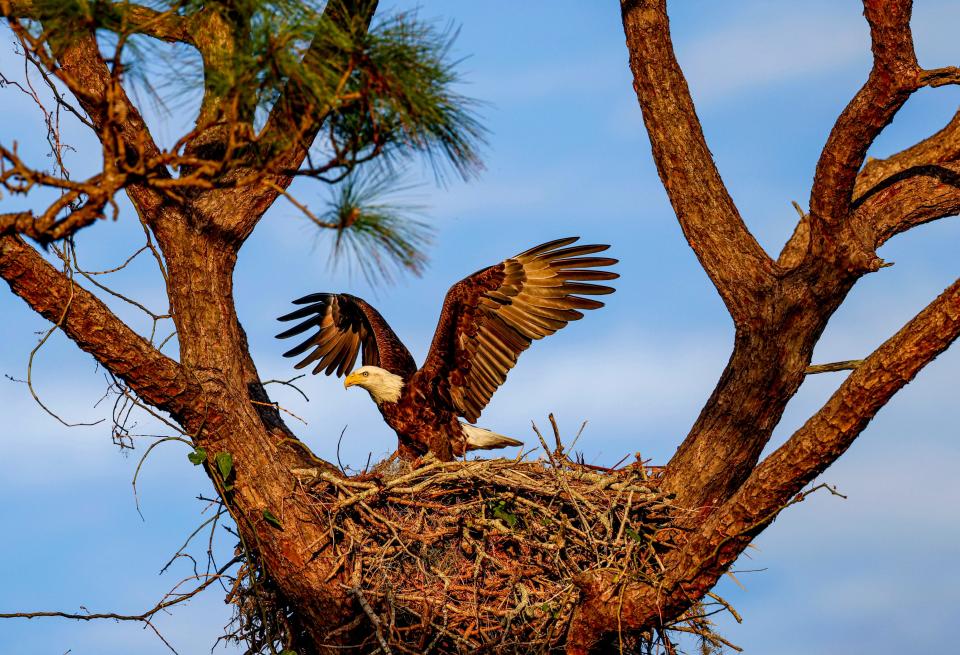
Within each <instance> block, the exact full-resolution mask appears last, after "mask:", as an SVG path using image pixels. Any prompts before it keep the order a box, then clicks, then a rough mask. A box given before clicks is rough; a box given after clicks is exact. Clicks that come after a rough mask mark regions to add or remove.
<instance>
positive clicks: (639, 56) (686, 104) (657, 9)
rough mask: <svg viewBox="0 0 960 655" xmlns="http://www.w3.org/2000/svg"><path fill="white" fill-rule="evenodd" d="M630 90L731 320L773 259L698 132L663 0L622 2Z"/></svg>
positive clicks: (765, 282)
mask: <svg viewBox="0 0 960 655" xmlns="http://www.w3.org/2000/svg"><path fill="white" fill-rule="evenodd" d="M620 6H621V12H622V17H623V28H624V32H625V34H626V37H627V48H628V49H629V51H630V68H631V70H632V71H633V78H634V84H633V87H634V90H635V91H636V92H637V98H638V100H639V102H640V107H641V109H642V110H643V119H644V122H645V124H646V127H647V133H648V134H649V135H650V143H651V146H652V147H653V157H654V160H655V161H656V164H657V170H658V171H659V173H660V178H661V180H663V185H664V187H665V188H666V190H667V194H668V195H669V197H670V202H671V204H672V205H673V208H674V211H675V212H676V214H677V218H678V220H679V221H680V225H681V227H682V228H683V232H684V235H685V236H686V238H687V241H688V242H689V244H690V246H691V247H692V248H693V250H694V252H695V253H696V254H697V257H698V258H699V259H700V263H701V264H702V265H703V267H704V269H705V270H706V272H707V275H709V276H710V279H711V281H712V282H713V284H714V285H715V286H716V287H717V290H718V291H719V292H720V296H721V297H722V298H723V300H724V302H725V303H726V305H727V308H728V309H729V310H730V313H731V315H732V317H733V320H734V322H735V323H737V324H738V325H741V324H744V323H745V322H747V321H748V319H749V318H750V317H751V316H752V315H754V314H755V313H756V311H757V309H758V306H759V303H758V302H757V301H758V298H759V296H761V295H762V294H763V291H764V289H768V288H769V287H770V285H771V284H772V281H773V262H772V261H771V260H770V258H769V257H768V256H767V254H766V253H765V252H764V251H763V249H762V248H761V247H760V245H759V244H758V243H757V241H756V239H754V237H753V235H751V234H750V232H749V231H748V230H747V227H746V225H744V223H743V220H742V219H741V218H740V214H739V212H738V211H737V208H736V206H735V205H734V203H733V200H732V199H731V198H730V194H729V193H728V192H727V189H726V187H725V186H724V184H723V180H722V179H721V178H720V173H719V171H718V170H717V167H716V165H715V163H714V161H713V157H712V156H711V154H710V150H709V149H708V147H707V144H706V141H705V140H704V137H703V130H702V129H701V127H700V122H699V120H698V119H697V114H696V110H695V109H694V106H693V100H692V99H691V97H690V91H689V89H688V88H687V82H686V79H685V78H684V75H683V72H682V71H681V70H680V66H679V64H678V63H677V60H676V57H675V55H674V53H673V44H672V42H671V39H670V29H669V23H668V19H667V12H666V2H665V0H622V1H621V5H620Z"/></svg>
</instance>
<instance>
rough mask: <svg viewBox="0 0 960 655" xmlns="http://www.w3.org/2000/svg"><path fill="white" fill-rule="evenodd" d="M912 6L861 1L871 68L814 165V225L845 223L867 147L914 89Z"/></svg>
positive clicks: (901, 1)
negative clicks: (868, 40)
mask: <svg viewBox="0 0 960 655" xmlns="http://www.w3.org/2000/svg"><path fill="white" fill-rule="evenodd" d="M912 6H913V1H912V0H864V3H863V7H864V16H865V17H866V19H867V23H868V24H869V25H870V39H871V42H872V49H873V68H872V70H871V71H870V77H869V78H868V79H867V82H866V84H864V85H863V87H862V88H861V89H860V90H859V91H858V92H857V94H856V95H855V96H854V97H853V99H852V100H851V101H850V103H849V104H848V105H847V107H846V108H845V109H844V110H843V112H842V113H841V114H840V116H839V117H838V118H837V121H836V123H835V124H834V126H833V130H832V131H831V132H830V136H829V137H828V139H827V143H826V145H825V146H824V148H823V152H822V153H821V155H820V160H819V161H818V162H817V168H816V172H815V173H814V178H813V188H812V190H811V192H810V214H811V217H812V218H813V220H814V222H815V223H816V222H817V221H822V222H824V223H826V224H837V223H840V222H843V221H844V220H845V219H846V218H847V216H848V215H849V211H850V203H851V201H852V199H853V189H854V185H855V184H856V181H857V174H858V173H859V172H860V166H861V165H862V164H863V160H864V159H865V157H866V155H867V148H869V147H870V144H872V143H873V141H874V139H875V138H876V137H877V135H878V134H880V132H881V131H882V130H883V128H884V127H886V126H887V124H888V123H890V121H891V120H893V117H894V116H895V115H896V113H897V111H899V110H900V108H901V107H902V106H903V104H904V103H905V102H906V101H907V98H909V97H910V94H912V93H913V92H914V91H916V90H917V89H918V88H920V85H921V82H920V66H919V64H917V56H916V53H915V52H914V48H913V34H912V33H911V31H910V14H911V10H912ZM815 229H816V228H815Z"/></svg>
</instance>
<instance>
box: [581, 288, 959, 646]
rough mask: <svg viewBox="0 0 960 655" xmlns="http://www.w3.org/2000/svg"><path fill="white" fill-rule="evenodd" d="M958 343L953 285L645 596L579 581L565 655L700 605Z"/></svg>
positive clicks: (769, 463) (675, 557)
mask: <svg viewBox="0 0 960 655" xmlns="http://www.w3.org/2000/svg"><path fill="white" fill-rule="evenodd" d="M958 337H960V280H957V281H956V282H954V283H953V284H952V285H951V286H950V287H948V288H947V289H946V290H945V291H944V292H943V293H942V294H941V295H940V296H939V297H938V298H937V299H935V300H934V301H933V302H932V303H930V304H929V305H928V306H927V307H926V308H925V309H924V310H923V311H921V312H920V313H919V314H918V315H917V316H916V317H914V318H913V319H912V320H911V321H909V322H908V323H907V324H906V325H904V327H903V328H902V329H901V330H900V331H898V332H897V333H896V334H895V335H894V336H893V337H891V338H890V339H888V340H887V341H886V342H885V343H884V344H883V345H881V346H880V347H879V348H877V350H875V351H874V352H873V353H872V354H871V355H870V356H869V357H867V358H866V359H865V360H863V361H862V363H860V364H859V365H858V366H857V367H856V368H855V369H854V371H853V372H852V373H851V374H850V375H849V377H848V378H847V379H846V380H845V381H844V383H843V384H842V385H841V386H840V388H839V389H838V390H837V391H836V392H835V393H834V394H833V396H832V397H831V398H830V399H829V400H828V401H827V403H826V404H825V405H824V407H823V408H822V409H821V410H820V411H819V412H817V413H816V414H815V415H814V416H813V417H811V418H810V419H809V420H808V421H807V422H806V423H805V424H804V425H803V427H801V428H800V429H799V430H797V431H796V432H795V433H794V434H793V436H791V437H790V439H788V440H787V442H786V443H785V444H784V445H783V446H781V447H780V448H779V449H777V450H776V451H775V452H774V453H773V454H771V455H770V456H769V457H767V459H765V460H764V461H763V462H762V463H761V464H760V465H758V466H757V468H756V469H755V470H754V471H753V473H752V474H751V475H750V477H749V478H748V479H747V481H746V482H745V483H744V484H743V485H742V486H741V487H740V488H739V490H738V491H737V492H736V493H735V494H734V495H733V496H732V497H731V498H730V499H729V500H728V501H726V502H725V503H724V504H723V505H722V506H721V507H719V508H718V509H717V510H716V511H715V512H714V513H712V514H711V515H710V516H709V517H707V518H706V520H705V521H704V522H703V523H702V524H700V525H699V526H697V527H696V528H695V529H694V530H692V531H691V532H690V533H689V535H688V537H687V539H686V542H685V543H684V545H683V546H682V548H681V549H680V550H679V551H675V552H674V553H671V554H669V555H666V556H665V559H664V567H665V579H664V580H663V582H662V583H661V584H658V585H657V586H652V585H650V584H641V583H637V582H625V581H623V580H620V579H618V578H617V575H618V574H617V573H616V572H604V571H599V572H592V573H590V574H585V575H583V576H581V578H580V579H578V585H579V586H580V588H581V590H582V591H583V593H584V595H585V596H586V599H587V600H586V604H585V606H584V607H582V608H580V609H579V610H578V617H577V620H576V621H575V622H574V625H573V626H572V627H571V637H570V638H571V645H570V647H569V648H568V652H569V653H577V654H579V653H587V652H590V650H591V648H592V647H593V645H594V643H595V641H596V639H597V638H598V637H599V636H600V635H602V634H603V633H605V632H610V631H615V630H630V629H646V628H648V627H649V626H650V624H651V622H653V623H654V624H656V623H658V621H662V620H663V619H664V617H668V618H673V617H676V616H677V615H678V613H679V612H682V611H683V609H684V608H686V607H688V606H689V605H690V602H691V601H692V600H695V599H699V598H702V597H703V596H704V595H705V594H706V593H707V592H708V591H709V590H710V588H711V587H713V586H714V585H715V584H716V582H717V580H718V579H719V578H720V576H721V575H723V573H724V571H726V570H727V569H728V567H729V566H730V565H731V564H732V563H733V562H734V561H735V560H736V559H737V557H739V555H740V554H741V553H742V552H743V551H744V549H745V548H746V547H747V545H748V544H749V543H750V542H751V541H752V540H753V538H754V537H755V536H756V535H757V534H758V533H760V532H761V531H762V530H763V529H764V528H765V527H767V526H768V525H769V524H770V523H771V522H772V521H773V520H774V519H775V518H776V516H777V515H778V514H779V512H780V511H782V510H783V509H784V508H785V507H786V506H788V505H789V504H790V503H791V499H799V498H797V495H798V494H800V493H801V491H802V490H803V488H804V486H806V485H807V484H809V483H810V482H811V481H812V480H813V479H814V478H815V477H816V476H817V475H819V474H820V473H822V472H823V471H824V470H826V468H827V467H828V466H830V464H832V463H833V462H834V461H836V459H837V458H838V457H840V455H842V454H843V453H844V452H845V451H846V450H847V448H849V447H850V445H851V444H852V443H853V441H854V440H855V439H856V438H857V436H859V435H860V433H861V432H862V431H863V429H864V428H866V426H867V424H868V423H869V422H870V420H871V419H872V418H873V417H874V416H875V415H876V414H877V412H878V411H879V410H880V409H881V408H882V407H883V406H884V405H886V404H887V402H888V401H889V400H890V399H891V398H892V397H893V395H894V394H896V393H897V392H898V391H899V390H900V389H902V388H903V387H904V386H905V385H906V384H907V383H909V382H910V381H911V380H912V379H913V378H914V377H915V376H916V375H917V373H919V372H920V370H921V369H923V367H924V366H926V365H927V364H929V363H930V362H931V361H933V360H934V359H935V358H936V357H937V356H938V355H939V354H940V353H942V352H943V351H945V350H946V349H947V348H948V347H949V346H950V345H951V344H952V343H953V342H954V341H955V340H956V339H957V338H958Z"/></svg>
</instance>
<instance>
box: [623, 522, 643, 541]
mask: <svg viewBox="0 0 960 655" xmlns="http://www.w3.org/2000/svg"><path fill="white" fill-rule="evenodd" d="M623 531H624V532H626V533H627V536H628V537H630V538H631V539H633V540H634V541H643V537H641V536H640V534H639V533H638V532H637V531H636V530H634V529H633V528H631V527H630V526H629V525H628V526H626V527H625V528H624V529H623Z"/></svg>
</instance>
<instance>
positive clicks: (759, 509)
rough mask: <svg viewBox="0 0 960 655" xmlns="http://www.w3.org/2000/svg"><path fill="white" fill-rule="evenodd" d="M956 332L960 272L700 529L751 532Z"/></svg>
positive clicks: (823, 465) (818, 470)
mask: <svg viewBox="0 0 960 655" xmlns="http://www.w3.org/2000/svg"><path fill="white" fill-rule="evenodd" d="M958 337H960V280H957V281H956V282H954V283H953V284H951V285H950V286H949V287H947V289H946V290H944V292H943V293H942V294H940V296H938V297H937V298H936V299H935V300H934V301H933V302H931V303H930V304H929V305H927V307H925V308H924V309H923V310H922V311H921V312H920V313H919V314H917V315H916V316H915V317H914V318H912V319H911V320H910V321H909V322H907V323H906V325H904V326H903V327H902V328H901V329H900V330H899V331H898V332H897V333H896V334H895V335H893V336H892V337H890V338H889V339H887V341H885V342H884V343H883V344H882V345H881V346H880V347H879V348H877V349H876V350H875V351H874V352H873V353H871V354H870V355H869V356H868V357H867V358H866V359H864V360H863V361H862V363H860V364H859V365H858V366H857V367H856V368H855V369H854V370H853V372H852V373H850V375H849V376H848V377H847V379H846V380H844V382H843V384H841V385H840V388H839V389H837V391H836V392H834V394H833V395H832V396H831V397H830V399H829V400H828V401H827V402H826V404H825V405H824V406H823V407H822V408H821V409H820V410H819V411H818V412H817V413H816V414H814V415H813V416H811V417H810V418H809V419H808V420H807V422H806V423H804V424H803V426H802V427H801V428H800V429H798V430H797V431H796V432H794V434H793V435H792V436H791V437H790V438H789V439H788V440H787V441H786V443H784V444H783V445H782V446H780V448H778V449H777V450H776V451H774V452H773V453H772V454H770V455H769V456H768V457H767V458H766V459H765V460H763V461H762V462H761V463H760V464H759V465H758V466H757V468H756V469H755V470H754V471H753V473H752V474H751V475H750V477H749V478H748V479H747V481H746V482H744V484H743V485H742V486H741V487H740V489H739V490H738V491H737V493H736V494H735V495H734V496H733V497H731V498H730V500H729V501H727V503H725V505H724V506H723V507H721V508H720V509H719V510H718V511H717V513H716V516H715V519H714V520H711V521H710V524H708V525H707V526H705V527H704V530H705V531H719V532H720V533H723V534H725V535H727V536H731V535H742V536H743V537H751V538H752V536H753V535H755V534H756V533H757V532H759V531H760V529H762V528H763V527H765V526H766V525H767V524H768V523H769V522H770V521H772V520H773V519H774V517H775V516H776V514H777V512H778V511H779V510H780V509H782V508H783V507H784V506H785V505H786V504H787V503H788V502H789V501H790V499H791V498H792V497H793V496H794V495H795V494H798V493H800V491H801V490H802V489H803V487H804V486H806V485H807V484H808V483H810V482H811V481H812V480H813V479H814V478H816V477H817V476H818V475H819V474H820V473H822V472H823V471H825V470H826V469H827V467H828V466H830V465H831V464H832V463H833V462H835V461H836V460H837V458H839V457H840V456H841V455H842V454H843V453H844V452H846V450H847V448H849V447H850V445H851V444H852V443H853V442H854V440H855V439H856V438H857V437H858V436H859V435H860V433H861V432H863V430H864V429H865V428H866V427H867V425H868V424H869V423H870V421H871V420H872V419H873V417H874V416H876V414H877V412H879V411H880V409H881V408H883V407H884V405H886V404H887V403H888V402H889V401H890V399H891V398H893V396H894V394H896V393H897V392H898V391H900V390H901V389H902V388H903V387H904V386H906V385H907V384H908V383H909V382H910V381H911V380H913V378H914V377H916V375H917V374H918V373H919V372H920V371H921V370H922V369H923V368H924V367H925V366H926V365H927V364H929V363H930V362H932V361H933V360H934V359H936V357H937V356H938V355H940V354H941V353H942V352H944V351H945V350H946V349H947V348H948V347H949V346H950V345H951V344H952V343H953V342H954V341H956V340H957V338H958ZM740 550H742V548H741V549H740ZM737 554H739V550H738V551H736V553H734V552H732V551H731V552H730V553H729V554H727V555H726V556H724V557H722V558H721V560H722V561H721V564H722V565H724V566H725V565H727V564H729V563H731V562H732V561H733V559H735V557H736V555H737Z"/></svg>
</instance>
